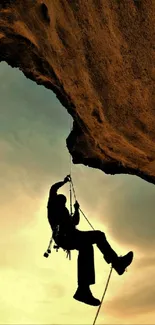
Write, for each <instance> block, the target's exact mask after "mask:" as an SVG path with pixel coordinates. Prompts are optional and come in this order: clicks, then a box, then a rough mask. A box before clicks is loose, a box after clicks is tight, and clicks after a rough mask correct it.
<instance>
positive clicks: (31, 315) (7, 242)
mask: <svg viewBox="0 0 155 325" xmlns="http://www.w3.org/2000/svg"><path fill="white" fill-rule="evenodd" d="M0 80H1V83H0V184H1V187H0V215H1V218H0V245H1V254H0V288H1V290H0V315H1V316H0V324H93V320H94V317H95V313H96V311H97V308H96V307H91V306H88V305H85V304H82V303H80V302H77V301H76V300H74V299H73V295H74V293H75V291H76V288H77V264H76V262H77V256H78V252H76V251H73V252H72V254H71V255H72V259H71V261H69V260H68V259H66V255H65V253H64V251H63V250H60V251H59V253H56V252H55V251H54V250H53V251H52V253H51V255H50V257H49V258H48V259H46V258H44V257H43V254H44V252H45V251H46V248H47V246H48V243H49V239H50V236H51V230H50V226H49V224H48V221H47V209H46V205H47V200H48V193H49V189H50V186H51V185H52V184H53V183H55V182H57V181H61V180H63V179H64V177H65V176H66V175H67V174H68V173H69V166H70V165H69V162H70V156H69V153H68V150H67V148H66V138H67V136H68V134H69V132H70V116H69V115H68V113H67V111H66V109H65V108H64V107H62V105H61V104H60V103H59V101H58V100H57V98H56V96H55V95H54V94H53V93H52V91H50V90H48V89H46V88H45V87H43V86H38V85H37V84H35V82H32V81H31V80H29V79H27V78H26V77H25V76H24V75H23V74H22V73H21V71H19V69H15V68H14V69H12V68H11V67H9V66H8V65H7V64H6V63H4V62H2V63H0ZM72 178H73V182H74V187H75V191H76V195H77V199H78V201H79V203H80V207H81V209H82V211H83V212H84V213H85V215H86V216H87V217H88V219H89V220H90V222H91V223H92V224H93V226H94V228H95V229H99V230H101V231H103V232H105V234H106V237H107V240H108V241H109V243H110V245H111V246H112V247H113V249H115V250H116V252H117V253H118V255H124V254H126V253H127V252H128V251H130V250H133V251H134V260H133V263H132V265H131V266H130V267H129V268H128V270H127V272H125V274H124V275H122V276H119V275H118V274H117V273H116V272H115V271H114V270H113V272H112V277H111V280H110V284H109V287H108V290H107V293H106V296H105V300H104V302H103V305H102V307H101V310H100V314H99V316H98V319H97V322H96V324H155V278H154V269H155V217H154V214H155V199H154V198H155V186H154V185H153V184H150V183H147V182H145V181H144V180H142V179H140V178H138V177H136V176H131V175H115V176H111V175H106V174H104V173H103V172H102V171H100V170H97V169H93V168H89V167H86V166H83V165H81V164H79V165H72ZM60 192H62V193H63V194H65V195H66V196H67V197H68V198H69V185H68V184H66V185H64V187H63V188H61V190H59V193H60ZM68 207H69V205H68ZM78 229H80V230H91V229H90V227H89V225H88V224H87V223H86V221H85V219H84V218H83V216H82V215H81V221H80V225H79V226H78ZM94 251H95V269H96V284H95V285H94V286H91V290H92V293H93V294H94V296H95V297H97V298H99V299H100V298H101V296H102V294H103V290H104V288H105V285H106V281H107V278H108V275H109V271H110V266H109V265H108V264H106V262H105V261H104V259H103V257H102V255H101V253H100V251H99V250H98V249H97V247H96V246H94Z"/></svg>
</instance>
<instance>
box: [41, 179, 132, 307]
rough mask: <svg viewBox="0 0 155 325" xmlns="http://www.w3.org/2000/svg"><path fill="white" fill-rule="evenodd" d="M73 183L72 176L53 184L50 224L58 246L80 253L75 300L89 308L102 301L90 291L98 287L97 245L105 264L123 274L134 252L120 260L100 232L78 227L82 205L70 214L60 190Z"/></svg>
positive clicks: (49, 202)
mask: <svg viewBox="0 0 155 325" xmlns="http://www.w3.org/2000/svg"><path fill="white" fill-rule="evenodd" d="M69 181H71V178H70V175H68V176H66V177H65V178H64V180H63V181H60V182H58V183H55V184H54V185H52V187H51V189H50V192H49V199H48V205H47V210H48V221H49V224H50V226H51V228H52V231H53V239H54V241H55V243H56V244H57V245H58V246H59V247H62V248H63V249H66V250H74V249H76V250H78V251H79V254H78V288H77V290H76V292H75V294H74V296H73V298H74V299H76V300H78V301H81V302H84V303H86V304H89V305H93V306H98V305H100V300H99V299H97V298H95V297H94V296H93V295H92V293H91V290H90V288H89V286H90V285H92V284H95V267H94V249H93V244H97V247H98V248H99V250H100V251H101V253H102V254H103V257H104V259H105V261H106V262H107V263H108V264H109V263H112V267H113V268H114V269H115V271H116V272H117V273H118V274H119V275H122V274H123V273H124V272H125V269H126V268H127V267H128V266H129V265H130V264H131V262H132V260H133V252H131V251H130V252H129V253H128V254H126V255H124V256H122V257H119V256H118V255H117V254H116V252H115V251H114V250H113V249H112V248H111V246H110V245H109V243H108V241H107V239H106V236H105V234H104V233H103V232H102V231H99V230H90V231H80V230H78V229H76V226H77V225H78V224H79V221H80V214H79V203H78V202H77V201H76V202H75V204H74V208H75V212H74V214H73V216H71V215H70V213H69V211H68V209H67V208H66V206H65V204H66V197H65V195H63V194H57V190H58V189H59V188H60V187H61V186H63V185H64V184H66V183H67V182H69Z"/></svg>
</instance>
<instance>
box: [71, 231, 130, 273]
mask: <svg viewBox="0 0 155 325" xmlns="http://www.w3.org/2000/svg"><path fill="white" fill-rule="evenodd" d="M74 240H76V243H77V246H78V247H79V248H80V247H82V246H84V245H85V244H86V243H87V245H92V244H97V247H98V248H99V249H100V251H101V252H102V254H103V256H104V259H105V261H106V262H107V263H112V265H113V268H114V269H115V270H116V272H117V273H118V274H119V275H122V274H123V273H124V272H125V269H126V268H127V267H128V266H129V265H130V264H131V262H132V259H133V252H129V253H128V254H126V255H125V256H123V257H118V255H117V254H116V252H115V251H114V250H113V249H112V247H111V246H110V244H109V243H108V241H107V239H106V236H105V234H104V233H103V232H102V231H99V230H93V231H80V230H76V235H75V236H74Z"/></svg>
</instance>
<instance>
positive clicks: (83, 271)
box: [78, 245, 95, 286]
mask: <svg viewBox="0 0 155 325" xmlns="http://www.w3.org/2000/svg"><path fill="white" fill-rule="evenodd" d="M91 284H95V267H94V248H93V246H92V245H85V246H83V247H82V248H80V249H79V255H78V285H79V286H83V285H85V286H86V285H87V286H89V285H91Z"/></svg>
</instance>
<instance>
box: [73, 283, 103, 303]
mask: <svg viewBox="0 0 155 325" xmlns="http://www.w3.org/2000/svg"><path fill="white" fill-rule="evenodd" d="M73 298H74V299H76V300H78V301H80V302H84V303H85V304H87V305H91V306H99V305H100V303H101V302H100V300H99V299H96V298H95V297H93V295H92V293H91V291H90V289H89V288H87V289H83V288H80V287H78V288H77V290H76V292H75V294H74V296H73Z"/></svg>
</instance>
